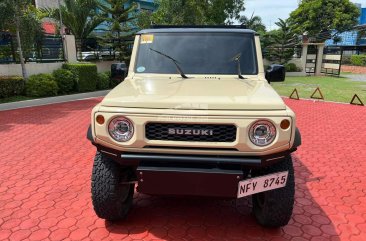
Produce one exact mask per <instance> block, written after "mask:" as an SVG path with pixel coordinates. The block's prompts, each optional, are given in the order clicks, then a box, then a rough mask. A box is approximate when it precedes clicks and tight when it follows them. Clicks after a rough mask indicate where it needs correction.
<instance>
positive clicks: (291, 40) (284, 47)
mask: <svg viewBox="0 0 366 241" xmlns="http://www.w3.org/2000/svg"><path fill="white" fill-rule="evenodd" d="M276 25H277V26H278V29H277V30H273V31H271V32H269V33H268V34H266V35H265V37H266V39H265V41H264V43H265V44H267V46H266V48H265V49H266V51H265V52H264V55H265V57H266V58H267V59H268V60H270V61H273V62H275V63H278V64H286V63H287V62H288V61H289V60H291V59H292V57H293V55H294V47H295V45H296V43H297V36H296V34H294V32H293V30H292V28H291V27H290V26H289V20H288V19H287V20H283V19H280V18H279V19H278V22H276Z"/></svg>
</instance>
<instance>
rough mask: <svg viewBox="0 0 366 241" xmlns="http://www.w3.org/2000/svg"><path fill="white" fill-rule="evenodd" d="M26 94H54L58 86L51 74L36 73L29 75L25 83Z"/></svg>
mask: <svg viewBox="0 0 366 241" xmlns="http://www.w3.org/2000/svg"><path fill="white" fill-rule="evenodd" d="M26 91H27V96H32V97H45V96H55V95H57V92H58V86H57V83H56V81H55V79H54V78H53V76H52V75H51V74H37V75H32V76H31V77H29V80H28V81H27V83H26Z"/></svg>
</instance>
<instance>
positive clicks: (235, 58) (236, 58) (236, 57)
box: [232, 53, 246, 79]
mask: <svg viewBox="0 0 366 241" xmlns="http://www.w3.org/2000/svg"><path fill="white" fill-rule="evenodd" d="M240 58H241V53H238V54H237V55H235V56H234V58H232V60H233V61H235V62H237V64H238V76H239V79H246V78H245V77H244V76H242V75H241V68H240Z"/></svg>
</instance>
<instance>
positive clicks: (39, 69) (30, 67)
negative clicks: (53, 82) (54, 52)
mask: <svg viewBox="0 0 366 241" xmlns="http://www.w3.org/2000/svg"><path fill="white" fill-rule="evenodd" d="M62 64H63V62H59V63H27V64H26V68H27V71H28V75H35V74H41V73H52V72H53V71H54V70H56V69H59V68H61V67H62ZM0 75H5V76H13V75H18V76H21V75H22V67H21V66H20V64H0Z"/></svg>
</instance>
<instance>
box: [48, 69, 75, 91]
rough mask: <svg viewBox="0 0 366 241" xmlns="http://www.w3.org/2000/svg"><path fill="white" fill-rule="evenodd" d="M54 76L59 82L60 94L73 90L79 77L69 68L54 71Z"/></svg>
mask: <svg viewBox="0 0 366 241" xmlns="http://www.w3.org/2000/svg"><path fill="white" fill-rule="evenodd" d="M53 77H54V78H55V81H56V82H57V85H58V87H59V93H60V94H68V93H70V92H72V90H73V89H74V86H75V85H76V83H77V77H76V76H75V75H74V74H73V73H72V72H71V71H70V70H67V69H58V70H55V71H54V72H53Z"/></svg>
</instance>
